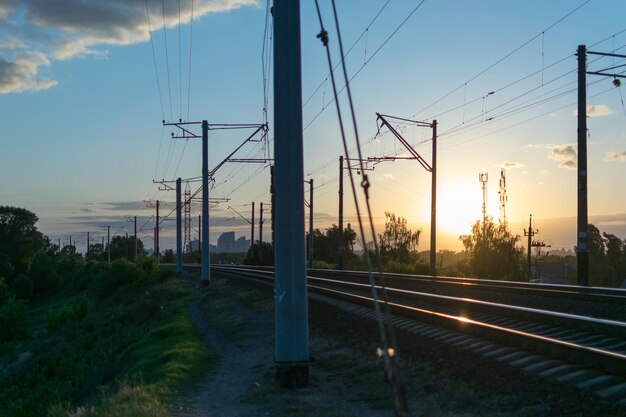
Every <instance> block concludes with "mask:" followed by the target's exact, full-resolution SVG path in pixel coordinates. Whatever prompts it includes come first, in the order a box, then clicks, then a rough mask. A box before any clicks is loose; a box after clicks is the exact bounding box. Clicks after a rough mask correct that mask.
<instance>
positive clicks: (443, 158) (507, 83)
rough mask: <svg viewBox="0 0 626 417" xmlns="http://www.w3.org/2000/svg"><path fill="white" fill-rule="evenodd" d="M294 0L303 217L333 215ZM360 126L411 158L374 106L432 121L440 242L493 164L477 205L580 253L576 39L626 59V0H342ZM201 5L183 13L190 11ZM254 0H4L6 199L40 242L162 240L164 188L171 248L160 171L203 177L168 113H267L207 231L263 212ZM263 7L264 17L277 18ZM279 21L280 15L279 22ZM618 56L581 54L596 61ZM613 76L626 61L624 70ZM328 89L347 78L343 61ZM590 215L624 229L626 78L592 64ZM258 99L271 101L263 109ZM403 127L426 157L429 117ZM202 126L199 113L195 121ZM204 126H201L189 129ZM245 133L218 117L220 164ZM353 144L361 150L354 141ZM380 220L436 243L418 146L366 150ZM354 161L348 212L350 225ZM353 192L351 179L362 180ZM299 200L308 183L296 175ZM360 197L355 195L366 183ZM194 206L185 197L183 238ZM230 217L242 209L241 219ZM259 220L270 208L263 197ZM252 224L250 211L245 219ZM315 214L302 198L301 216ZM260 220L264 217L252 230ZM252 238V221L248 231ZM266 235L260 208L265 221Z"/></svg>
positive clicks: (319, 75)
mask: <svg viewBox="0 0 626 417" xmlns="http://www.w3.org/2000/svg"><path fill="white" fill-rule="evenodd" d="M301 3H302V8H301V20H302V22H301V25H302V26H301V34H302V95H303V121H304V126H305V127H304V134H303V136H304V158H305V166H304V174H305V180H307V181H308V180H310V179H313V180H314V216H315V220H314V226H315V227H316V228H320V229H322V230H323V229H324V228H326V227H329V226H330V225H331V224H333V223H335V224H336V223H337V216H338V214H337V211H338V194H337V192H338V180H339V172H338V171H339V167H338V158H339V155H341V154H342V149H343V145H342V142H341V136H340V132H339V123H338V119H337V111H336V107H335V102H334V101H333V100H332V98H333V93H332V86H331V81H330V77H329V67H328V63H327V61H326V56H325V51H324V49H323V47H322V44H321V42H320V41H319V39H317V38H316V35H317V34H318V33H319V31H320V26H319V19H318V16H317V13H316V10H315V7H314V2H312V1H304V2H301ZM337 3H338V4H337V14H338V20H339V25H340V31H341V37H342V41H343V47H344V51H345V52H346V55H345V62H346V66H347V72H348V76H349V77H351V78H352V80H351V82H350V89H351V92H352V97H353V100H354V105H355V114H356V121H357V126H358V135H359V140H360V144H361V150H362V153H363V156H364V157H383V156H406V155H407V152H406V149H405V148H404V147H403V146H401V144H400V142H399V141H398V140H397V139H395V138H394V137H393V135H391V134H390V133H389V131H388V129H386V128H384V127H383V128H380V129H379V125H377V123H376V113H377V112H379V113H382V114H387V115H393V116H397V117H402V118H409V119H413V120H419V121H425V122H428V123H430V122H432V120H437V122H438V134H439V136H438V158H437V162H438V177H437V178H438V185H437V187H438V192H437V195H438V198H437V208H438V211H437V213H438V221H437V239H438V247H439V248H440V249H441V248H443V249H452V250H460V249H461V248H462V246H461V244H460V241H459V239H458V236H459V235H461V234H464V233H468V232H469V230H470V227H471V224H472V223H473V222H474V221H476V220H477V219H479V218H482V189H481V183H480V182H479V174H480V173H487V174H488V182H487V184H486V189H487V212H488V214H489V215H490V216H492V217H493V218H494V219H495V220H496V221H498V220H499V219H500V217H501V215H500V213H501V212H500V207H499V194H498V191H499V179H500V175H501V174H500V172H501V169H505V175H506V195H507V197H508V202H507V205H506V218H507V221H508V223H509V225H510V228H511V231H512V232H513V233H514V234H519V235H523V230H524V228H525V227H527V226H528V221H529V215H530V214H532V216H533V227H534V228H538V229H539V231H540V233H539V235H538V236H537V238H538V239H540V240H544V241H545V242H546V244H551V245H552V246H553V247H555V248H562V247H563V248H568V249H571V248H573V246H574V244H575V236H576V189H577V185H576V163H577V162H576V161H577V159H576V158H577V145H576V143H577V139H576V100H577V95H576V94H577V93H576V80H577V74H576V68H577V63H576V57H575V52H576V48H577V46H578V45H580V44H585V45H588V48H589V50H591V51H596V52H608V53H611V52H614V53H617V54H626V25H625V24H624V19H623V16H624V15H625V14H626V3H625V2H622V1H615V0H576V1H575V0H567V1H566V0H555V1H550V2H545V1H540V0H528V1H524V2H503V1H498V0H480V1H479V0H437V1H435V0H425V1H421V0H419V1H414V0H389V1H387V0H359V1H356V0H345V1H340V2H337ZM320 6H321V12H322V18H323V21H324V25H325V26H326V29H327V30H328V32H329V37H330V51H331V54H332V58H333V65H336V64H338V63H339V62H340V53H339V47H338V38H337V31H336V30H335V27H334V18H333V13H332V8H331V6H330V1H329V0H321V1H320ZM192 16H193V19H192ZM267 20H268V19H267V3H266V2H265V1H261V0H258V1H255V0H213V1H209V0H180V1H174V0H162V1H158V0H148V1H146V0H123V1H122V0H109V1H107V2H84V1H79V0H55V1H49V0H21V1H18V0H0V114H2V122H3V123H2V127H3V129H2V133H1V134H0V145H1V148H0V149H1V151H0V205H9V206H18V207H24V208H27V209H29V210H31V211H33V212H34V213H36V214H37V216H38V217H39V223H38V227H39V229H40V230H41V231H42V232H43V233H44V234H46V235H48V236H50V238H51V239H53V240H55V241H56V240H57V239H60V240H61V242H62V243H69V237H70V236H72V240H73V242H77V246H78V250H79V251H81V252H82V251H84V245H85V243H86V234H87V232H90V234H91V236H92V239H95V240H98V239H101V238H102V237H104V236H105V235H106V227H107V226H109V227H110V228H111V234H112V235H115V234H125V233H132V231H133V224H132V223H131V222H130V221H129V220H131V219H133V218H134V216H137V218H138V228H139V229H140V232H139V237H140V238H141V239H142V240H143V241H144V243H145V245H146V247H148V248H150V247H152V246H153V243H154V242H153V227H154V218H153V216H154V214H155V209H154V203H155V202H156V200H159V201H160V202H161V209H160V214H161V216H164V217H166V218H167V220H165V221H163V223H162V232H161V235H162V239H163V241H162V243H161V248H171V247H173V246H174V238H173V237H174V229H175V222H174V221H173V220H174V218H175V216H174V214H172V211H173V210H174V208H175V194H174V192H172V191H171V190H160V188H168V186H169V187H171V186H173V185H174V184H172V183H166V185H161V186H159V185H158V184H155V183H154V181H173V180H175V179H176V178H178V177H181V178H183V179H187V178H191V179H193V180H195V181H196V182H190V184H189V187H190V192H191V193H194V192H195V191H196V190H197V189H198V187H199V185H200V184H199V183H198V182H197V179H198V177H199V176H200V172H201V155H200V152H201V142H200V140H199V139H189V140H186V139H172V134H179V133H180V131H179V130H177V129H176V128H175V127H170V126H166V127H164V126H163V123H162V121H163V120H166V121H177V120H179V119H181V120H184V121H200V120H203V119H204V120H208V121H209V123H250V124H257V123H263V122H264V121H265V120H266V119H267V121H268V122H269V129H270V130H269V135H268V137H267V140H256V137H255V138H254V139H255V140H254V141H248V142H246V144H245V145H244V146H243V147H242V148H241V150H240V151H239V152H238V153H237V154H236V155H235V156H234V157H237V158H247V159H255V160H257V161H254V162H249V163H226V164H225V165H224V166H223V167H221V168H220V169H219V170H218V171H217V172H216V175H215V181H214V183H213V184H212V187H211V190H210V195H211V197H212V198H215V199H216V200H215V202H214V203H213V204H212V205H211V220H210V223H211V239H210V240H211V243H215V242H216V240H217V237H218V236H219V235H220V234H221V233H222V232H224V231H229V230H234V231H236V233H237V236H246V237H247V238H249V233H250V225H249V224H248V221H249V220H250V217H251V202H253V201H254V202H255V203H256V205H255V209H256V213H255V218H256V219H257V220H256V221H257V225H258V216H259V212H258V207H259V203H261V202H263V203H264V205H265V207H266V208H267V207H268V206H269V203H270V195H269V181H270V179H269V178H270V177H269V163H264V162H262V161H261V160H262V159H267V158H268V157H272V155H273V153H274V150H273V142H272V138H273V134H272V120H273V111H272V109H273V107H272V106H273V100H272V92H271V91H272V85H273V84H272V83H273V80H272V75H273V71H272V69H271V67H272V65H271V64H272V57H273V56H272V48H271V38H270V36H271V24H270V25H266V21H267ZM270 20H271V19H270ZM270 23H271V22H270ZM622 64H624V59H621V58H613V57H600V56H597V55H589V56H588V70H589V71H598V70H600V69H604V68H608V67H613V66H618V65H622ZM615 71H617V72H620V71H621V73H622V74H623V73H624V72H625V71H626V67H619V68H617V69H616V70H615ZM335 75H336V78H337V84H338V86H339V88H342V87H343V86H344V85H345V82H344V81H343V74H342V73H341V71H339V70H337V71H335ZM587 84H588V100H587V102H588V129H589V131H588V172H589V216H590V222H591V223H594V224H595V225H596V226H598V227H599V229H600V230H601V231H603V232H608V233H613V234H616V235H618V236H620V237H621V238H626V193H624V192H623V190H624V183H625V178H626V109H625V108H624V102H623V98H622V97H623V95H626V92H625V91H624V88H625V87H623V86H622V87H620V88H616V87H614V85H613V78H611V77H601V76H597V75H589V76H588V79H587ZM338 102H339V103H340V106H341V109H342V111H343V114H344V117H346V118H345V119H344V123H345V124H346V125H347V126H350V128H349V129H347V140H348V143H349V145H348V146H349V148H350V149H351V150H354V149H355V144H356V142H355V134H354V130H353V129H352V128H351V123H350V122H349V119H348V115H349V108H348V102H347V97H346V91H345V89H343V90H342V91H341V93H340V94H339V98H338ZM264 108H266V109H267V112H264ZM394 126H396V127H397V128H398V129H399V131H400V132H401V134H402V135H403V137H404V138H405V139H406V140H407V141H408V142H409V143H410V144H411V146H413V147H414V148H415V150H416V151H417V152H418V153H419V154H420V155H421V156H422V157H423V158H424V159H425V160H426V161H428V162H429V163H430V161H431V157H432V141H431V137H432V132H431V130H430V129H429V128H424V127H415V126H408V125H394ZM197 127H198V126H196V125H193V126H191V127H190V128H191V130H192V131H193V132H194V133H197V134H199V133H200V132H199V130H198V129H197ZM194 129H195V130H194ZM250 133H252V132H251V131H250V130H233V131H218V130H215V131H212V132H210V136H209V155H210V157H209V165H210V167H214V166H216V165H217V164H218V163H219V162H221V161H222V160H223V159H224V158H225V157H226V156H227V155H228V154H230V152H232V151H233V150H234V149H235V148H236V147H237V146H239V145H240V144H242V143H243V142H244V140H245V139H246V138H247V137H248V135H249V134H250ZM351 157H356V153H354V151H353V153H351ZM368 168H370V169H372V170H371V171H367V174H368V177H369V179H370V182H371V183H372V187H371V191H370V195H371V200H370V201H371V204H372V212H373V216H374V224H375V226H376V229H377V232H378V233H382V230H383V228H384V219H385V212H393V213H395V214H396V215H398V216H402V217H404V218H406V219H407V221H408V225H409V227H410V228H411V229H413V230H418V229H419V230H421V231H422V233H423V234H422V238H421V241H420V249H427V248H428V247H429V243H428V237H429V236H430V204H431V203H430V183H431V178H430V173H429V172H427V171H426V170H425V169H424V168H423V167H422V166H421V165H419V164H418V163H417V161H414V160H396V161H393V162H392V161H386V162H381V163H378V164H375V165H373V164H368ZM343 175H344V176H345V183H344V184H345V188H346V194H345V200H344V201H345V217H346V219H345V221H346V222H349V223H351V224H352V225H353V227H355V225H356V223H357V217H356V214H355V209H354V204H353V201H354V200H353V197H352V194H351V191H350V185H349V181H348V177H347V171H345V172H344V173H343ZM358 192H359V193H360V194H359V195H362V192H361V191H358ZM305 193H306V194H305V195H306V198H307V199H308V185H306V186H305ZM359 198H361V199H362V197H359ZM199 212H200V205H199V203H198V202H195V203H194V204H193V205H192V213H191V214H192V217H193V218H194V221H193V222H192V231H191V235H192V237H193V236H195V235H197V228H196V225H197V215H198V214H199ZM237 213H239V214H240V215H241V216H240V215H239V214H237ZM264 215H265V217H266V218H268V217H269V212H268V211H266V212H265V214H264ZM242 217H243V218H245V219H243V218H242ZM307 219H308V213H307ZM257 227H258V226H257ZM255 234H257V236H258V228H257V230H256V231H255ZM263 236H264V239H265V240H268V239H269V237H270V233H269V222H267V223H266V224H265V226H264V234H263Z"/></svg>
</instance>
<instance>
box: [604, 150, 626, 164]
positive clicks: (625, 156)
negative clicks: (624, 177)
mask: <svg viewBox="0 0 626 417" xmlns="http://www.w3.org/2000/svg"><path fill="white" fill-rule="evenodd" d="M604 160H605V161H607V162H612V161H622V162H626V151H623V152H607V154H606V155H604Z"/></svg>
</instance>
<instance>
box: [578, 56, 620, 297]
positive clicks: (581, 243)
mask: <svg viewBox="0 0 626 417" xmlns="http://www.w3.org/2000/svg"><path fill="white" fill-rule="evenodd" d="M576 55H577V56H578V118H577V120H578V167H577V172H578V234H577V242H578V244H577V245H576V263H577V269H578V285H585V286H586V285H589V245H588V243H589V242H588V240H589V223H588V216H587V213H588V211H587V209H588V207H587V206H588V200H587V198H588V195H587V182H588V177H587V74H590V75H602V76H606V77H613V85H614V86H615V87H618V88H619V87H620V85H621V82H620V80H619V79H618V78H626V75H624V74H623V73H615V72H613V73H611V72H607V71H613V70H615V69H616V68H619V67H622V66H623V65H617V66H612V67H609V68H605V69H601V70H599V71H587V55H601V56H610V57H614V58H626V55H620V54H614V53H606V52H592V51H587V47H586V46H585V45H578V51H577V53H576Z"/></svg>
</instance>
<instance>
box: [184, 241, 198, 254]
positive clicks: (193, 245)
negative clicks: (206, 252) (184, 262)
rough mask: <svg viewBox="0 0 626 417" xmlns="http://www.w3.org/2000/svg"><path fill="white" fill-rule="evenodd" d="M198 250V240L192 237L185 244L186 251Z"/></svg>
mask: <svg viewBox="0 0 626 417" xmlns="http://www.w3.org/2000/svg"><path fill="white" fill-rule="evenodd" d="M199 250H200V241H199V240H198V239H194V240H192V241H191V242H189V244H188V245H187V252H198V251H199Z"/></svg>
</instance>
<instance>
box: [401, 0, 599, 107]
mask: <svg viewBox="0 0 626 417" xmlns="http://www.w3.org/2000/svg"><path fill="white" fill-rule="evenodd" d="M590 1H591V0H585V1H584V2H583V3H581V4H580V5H578V6H577V7H576V8H575V9H573V10H571V11H570V12H568V13H567V14H566V15H565V16H563V17H561V18H560V19H558V20H557V21H556V22H554V23H552V24H551V25H550V26H548V27H547V28H546V29H544V30H542V31H541V32H539V33H538V34H536V35H535V36H533V37H531V38H530V39H528V40H527V41H526V42H524V43H523V44H521V45H520V46H518V47H517V48H515V49H513V50H512V51H510V52H508V53H507V54H505V55H504V56H503V57H502V58H500V59H498V60H497V61H496V62H494V63H493V64H491V65H489V66H487V67H486V68H485V69H483V70H481V71H479V72H478V74H476V75H474V76H472V77H470V78H469V79H468V80H467V81H465V82H464V83H462V84H460V85H459V86H458V87H456V88H454V89H452V90H450V91H449V92H448V93H446V94H444V95H443V96H441V97H440V98H438V99H437V100H435V101H433V102H432V103H430V104H429V105H427V106H426V107H424V108H423V109H421V110H419V111H417V112H415V113H414V114H413V115H412V116H411V118H414V117H416V116H417V115H418V114H421V113H423V112H424V111H426V110H428V109H429V108H431V107H433V106H434V105H436V104H438V103H439V102H441V101H443V100H445V99H446V98H448V97H449V96H451V95H452V94H454V93H455V92H457V91H459V90H460V89H461V88H463V87H464V86H466V85H467V84H469V83H470V82H472V81H474V80H476V79H477V78H478V77H480V76H481V75H483V74H485V73H486V72H487V71H489V70H491V69H493V68H494V67H496V66H497V65H499V64H501V63H502V62H504V61H505V60H506V59H508V58H509V57H510V56H512V55H514V54H515V53H517V52H518V51H520V50H521V49H522V48H524V47H525V46H526V45H528V44H530V43H531V42H532V41H534V40H535V39H537V38H539V37H540V36H543V35H544V34H545V33H546V32H548V31H549V30H551V29H552V28H554V27H555V26H557V25H558V24H559V23H561V22H562V21H563V20H565V19H567V18H568V17H569V16H571V15H572V14H573V13H575V12H577V11H578V10H580V9H581V8H582V7H583V6H585V5H586V4H587V3H589V2H590Z"/></svg>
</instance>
